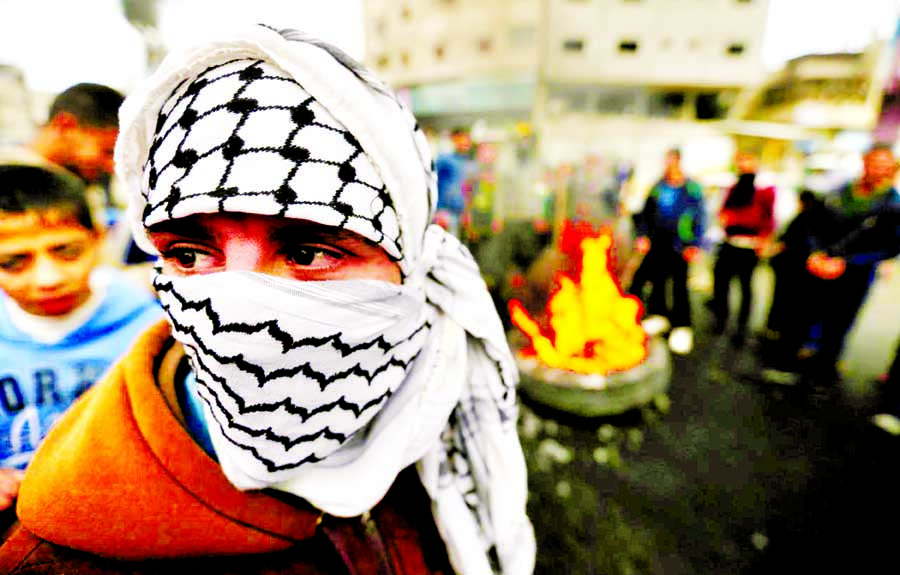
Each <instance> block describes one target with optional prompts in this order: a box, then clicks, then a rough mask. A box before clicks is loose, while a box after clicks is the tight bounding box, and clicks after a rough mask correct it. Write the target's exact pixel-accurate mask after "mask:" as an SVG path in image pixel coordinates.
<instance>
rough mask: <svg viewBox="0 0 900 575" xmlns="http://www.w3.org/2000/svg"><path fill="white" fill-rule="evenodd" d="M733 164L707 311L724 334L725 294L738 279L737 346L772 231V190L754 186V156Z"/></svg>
mask: <svg viewBox="0 0 900 575" xmlns="http://www.w3.org/2000/svg"><path fill="white" fill-rule="evenodd" d="M734 161H735V167H736V169H737V174H738V180H737V182H736V183H735V184H734V185H733V186H732V187H731V188H730V189H729V190H728V192H727V193H726V194H725V199H724V201H723V202H722V207H721V209H720V210H719V225H720V226H721V227H722V229H723V230H724V232H725V239H724V241H723V242H722V244H721V246H720V247H719V252H718V256H717V258H716V263H715V265H714V267H713V298H712V301H711V305H710V308H711V310H712V312H713V320H714V331H715V332H716V333H718V334H721V333H725V330H726V329H727V323H728V315H729V313H728V311H729V308H728V292H729V290H730V286H731V280H732V279H733V278H735V277H737V278H738V280H739V281H740V284H741V306H740V311H739V313H738V317H737V325H736V326H735V330H734V332H733V334H732V341H733V343H734V344H735V345H736V346H740V345H742V344H743V342H744V338H745V337H746V331H747V322H748V320H749V318H750V308H751V304H752V303H753V290H752V285H751V280H752V278H753V270H754V269H755V268H756V264H757V263H758V262H759V257H760V254H762V253H763V252H764V251H765V250H766V247H767V246H768V244H769V242H770V240H771V237H772V234H773V232H774V230H775V218H774V208H775V188H773V187H757V185H756V172H757V169H758V167H759V161H758V158H757V157H756V155H755V154H753V153H751V152H747V151H739V152H738V153H737V154H736V155H735V159H734Z"/></svg>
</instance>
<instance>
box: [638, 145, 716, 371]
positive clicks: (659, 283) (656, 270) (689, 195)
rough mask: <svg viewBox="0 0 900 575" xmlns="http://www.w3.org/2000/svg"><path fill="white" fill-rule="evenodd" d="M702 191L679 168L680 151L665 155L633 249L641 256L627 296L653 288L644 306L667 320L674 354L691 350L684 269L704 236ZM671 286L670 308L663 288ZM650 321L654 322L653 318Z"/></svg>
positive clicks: (639, 222) (650, 314) (697, 250)
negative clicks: (659, 177) (662, 170)
mask: <svg viewBox="0 0 900 575" xmlns="http://www.w3.org/2000/svg"><path fill="white" fill-rule="evenodd" d="M705 214H706V211H705V208H704V205H703V190H702V189H701V188H700V185H699V184H697V182H695V181H693V180H691V179H690V178H688V177H686V176H685V174H684V172H683V171H682V169H681V152H680V151H679V150H677V149H673V150H669V151H668V152H667V153H666V166H665V172H664V174H663V177H662V179H660V180H659V182H657V183H656V185H655V186H653V188H652V189H651V190H650V194H649V195H648V197H647V202H646V203H645V204H644V209H643V211H642V212H641V214H640V216H639V218H638V220H637V221H638V233H637V235H638V237H637V240H636V241H635V249H636V250H637V251H638V252H639V253H643V254H645V256H644V259H643V260H642V261H641V264H640V266H639V267H638V269H637V271H636V272H635V274H634V278H633V279H632V282H631V286H630V287H629V292H630V293H632V294H633V295H636V296H638V297H641V296H642V295H643V294H642V292H643V291H644V286H645V284H646V283H648V282H649V283H650V284H652V291H651V292H650V296H649V298H648V302H647V313H648V314H649V316H648V320H647V321H652V320H651V319H650V318H654V316H655V317H661V318H666V319H667V320H668V322H669V323H670V324H671V326H672V328H673V329H672V332H671V334H670V335H669V347H670V348H671V349H672V351H673V352H675V353H678V354H686V353H690V351H691V349H692V348H693V329H692V327H691V304H690V299H689V297H688V287H687V278H688V264H689V263H690V262H692V261H693V260H694V259H696V258H697V256H698V255H699V253H700V246H701V242H702V241H703V235H704V224H705V221H704V219H705ZM669 283H671V285H672V306H671V309H670V307H669V305H668V303H667V297H666V296H667V294H666V291H667V287H668V284H669ZM654 319H655V318H654Z"/></svg>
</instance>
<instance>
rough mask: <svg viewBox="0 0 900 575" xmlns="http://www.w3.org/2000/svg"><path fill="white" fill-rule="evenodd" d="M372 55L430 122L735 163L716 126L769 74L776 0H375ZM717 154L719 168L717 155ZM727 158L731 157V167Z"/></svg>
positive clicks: (568, 148) (559, 149)
mask: <svg viewBox="0 0 900 575" xmlns="http://www.w3.org/2000/svg"><path fill="white" fill-rule="evenodd" d="M364 6H365V10H366V15H365V22H366V27H367V28H366V54H367V57H368V59H369V62H370V64H372V65H373V66H374V67H375V68H376V69H377V70H379V72H380V73H381V75H382V76H384V77H385V78H386V79H387V80H388V81H389V82H390V83H391V84H392V85H394V86H395V87H396V88H400V89H401V92H406V94H407V96H408V98H409V100H410V102H411V104H412V107H413V110H414V111H415V112H416V114H417V116H418V117H419V118H420V119H421V121H422V122H423V124H425V125H431V126H434V127H439V128H446V127H449V126H451V125H453V124H458V123H463V122H466V121H468V120H474V119H476V118H479V119H483V120H486V121H487V122H488V123H493V124H502V123H503V122H508V121H509V120H523V119H524V120H529V121H531V122H532V123H533V126H534V129H535V131H536V133H537V135H538V143H539V157H540V158H541V160H542V161H543V162H545V163H546V164H548V165H558V164H560V163H564V162H576V163H577V162H579V161H581V160H583V159H584V158H585V156H586V155H600V156H603V157H605V158H609V159H614V160H615V159H620V160H627V161H629V162H631V163H633V164H634V165H635V170H636V179H637V180H638V185H637V186H636V188H643V187H645V185H647V184H649V183H650V182H651V181H652V180H654V179H655V178H656V177H658V175H659V170H660V169H661V162H662V156H663V154H664V152H665V150H666V149H667V148H669V147H673V146H679V147H681V148H682V149H683V151H684V159H685V164H686V165H687V167H688V168H689V169H694V170H695V171H708V172H710V173H711V172H715V171H721V169H722V168H723V167H727V166H728V162H729V161H730V157H731V151H732V147H731V143H730V142H731V141H730V139H728V138H727V137H725V136H723V135H722V132H721V130H719V129H718V128H717V127H716V126H717V125H718V124H719V122H718V120H721V119H724V118H725V116H726V115H727V113H728V110H729V108H730V107H731V105H732V104H733V103H734V101H735V100H736V99H737V95H738V93H739V92H740V91H741V90H742V89H744V88H746V87H748V86H751V85H755V84H758V83H761V82H762V80H763V78H764V72H765V71H764V68H763V66H762V58H761V48H762V38H763V32H764V29H765V24H766V18H767V12H768V0H480V1H476V0H401V1H398V0H366V2H365V3H364ZM704 163H705V164H714V165H715V166H710V165H704ZM723 163H724V165H720V164H723Z"/></svg>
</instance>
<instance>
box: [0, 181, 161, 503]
mask: <svg viewBox="0 0 900 575" xmlns="http://www.w3.org/2000/svg"><path fill="white" fill-rule="evenodd" d="M102 243H103V228H102V227H101V226H99V225H98V224H97V223H96V218H95V217H94V215H93V214H92V213H91V210H90V207H89V205H88V201H87V197H86V192H85V186H84V184H83V183H82V182H81V181H80V180H79V179H78V178H76V177H75V176H73V175H71V174H69V173H67V172H65V171H64V170H62V169H60V168H57V167H46V166H28V165H0V358H2V360H0V387H2V390H0V392H2V401H0V403H2V409H0V509H6V508H7V507H8V506H9V505H10V504H11V502H12V498H13V497H15V495H16V493H17V489H18V481H19V479H20V478H21V472H20V470H22V469H24V468H25V466H26V465H27V464H28V463H29V461H30V460H31V458H32V456H33V455H34V451H35V450H36V449H37V447H38V444H39V443H40V442H41V441H42V440H43V438H44V436H45V435H46V434H47V431H48V429H49V428H50V426H51V425H52V424H53V423H54V422H55V421H56V420H57V419H58V418H59V417H60V416H61V415H62V413H63V412H64V411H65V410H66V409H67V408H68V407H69V406H70V405H71V404H72V402H74V401H75V399H76V398H77V397H78V396H80V395H81V394H82V393H83V392H85V391H86V390H87V389H88V388H89V387H90V386H91V385H92V384H93V383H94V382H95V381H96V380H97V379H98V378H99V377H100V376H101V375H102V374H103V373H104V372H105V371H106V369H107V367H109V365H110V364H112V362H113V361H114V360H115V359H116V358H117V357H118V356H119V355H120V354H121V353H123V352H124V351H125V350H126V349H127V348H128V346H129V345H130V343H131V340H132V339H133V338H134V337H136V336H137V335H138V334H139V333H140V332H141V331H142V330H144V329H146V328H147V327H148V326H149V325H150V324H151V323H154V322H156V321H158V320H160V319H162V310H161V309H160V308H159V306H158V305H157V304H156V302H155V301H154V300H153V298H152V297H151V296H150V294H146V293H143V292H141V291H139V290H138V291H136V290H134V289H133V287H132V285H131V284H130V282H128V281H126V280H124V279H123V278H122V277H121V274H117V273H116V272H114V271H113V270H111V269H101V268H98V267H97V266H98V264H99V261H100V251H101V249H102ZM9 515H11V513H10V514H9ZM9 519H12V517H9Z"/></svg>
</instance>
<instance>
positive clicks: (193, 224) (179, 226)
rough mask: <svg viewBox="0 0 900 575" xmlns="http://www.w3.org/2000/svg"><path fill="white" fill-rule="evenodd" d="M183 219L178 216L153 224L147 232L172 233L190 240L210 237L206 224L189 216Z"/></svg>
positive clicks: (149, 233) (150, 233) (210, 233)
mask: <svg viewBox="0 0 900 575" xmlns="http://www.w3.org/2000/svg"><path fill="white" fill-rule="evenodd" d="M185 220H186V219H185V218H180V219H177V220H167V221H165V222H160V223H158V224H153V225H152V226H150V227H149V228H147V234H148V235H152V234H173V235H176V236H182V237H185V238H188V239H191V240H209V239H211V238H212V236H213V234H212V232H211V231H210V230H209V228H208V227H207V226H205V225H203V224H201V223H199V222H197V221H196V220H192V219H190V218H188V219H187V221H185Z"/></svg>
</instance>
